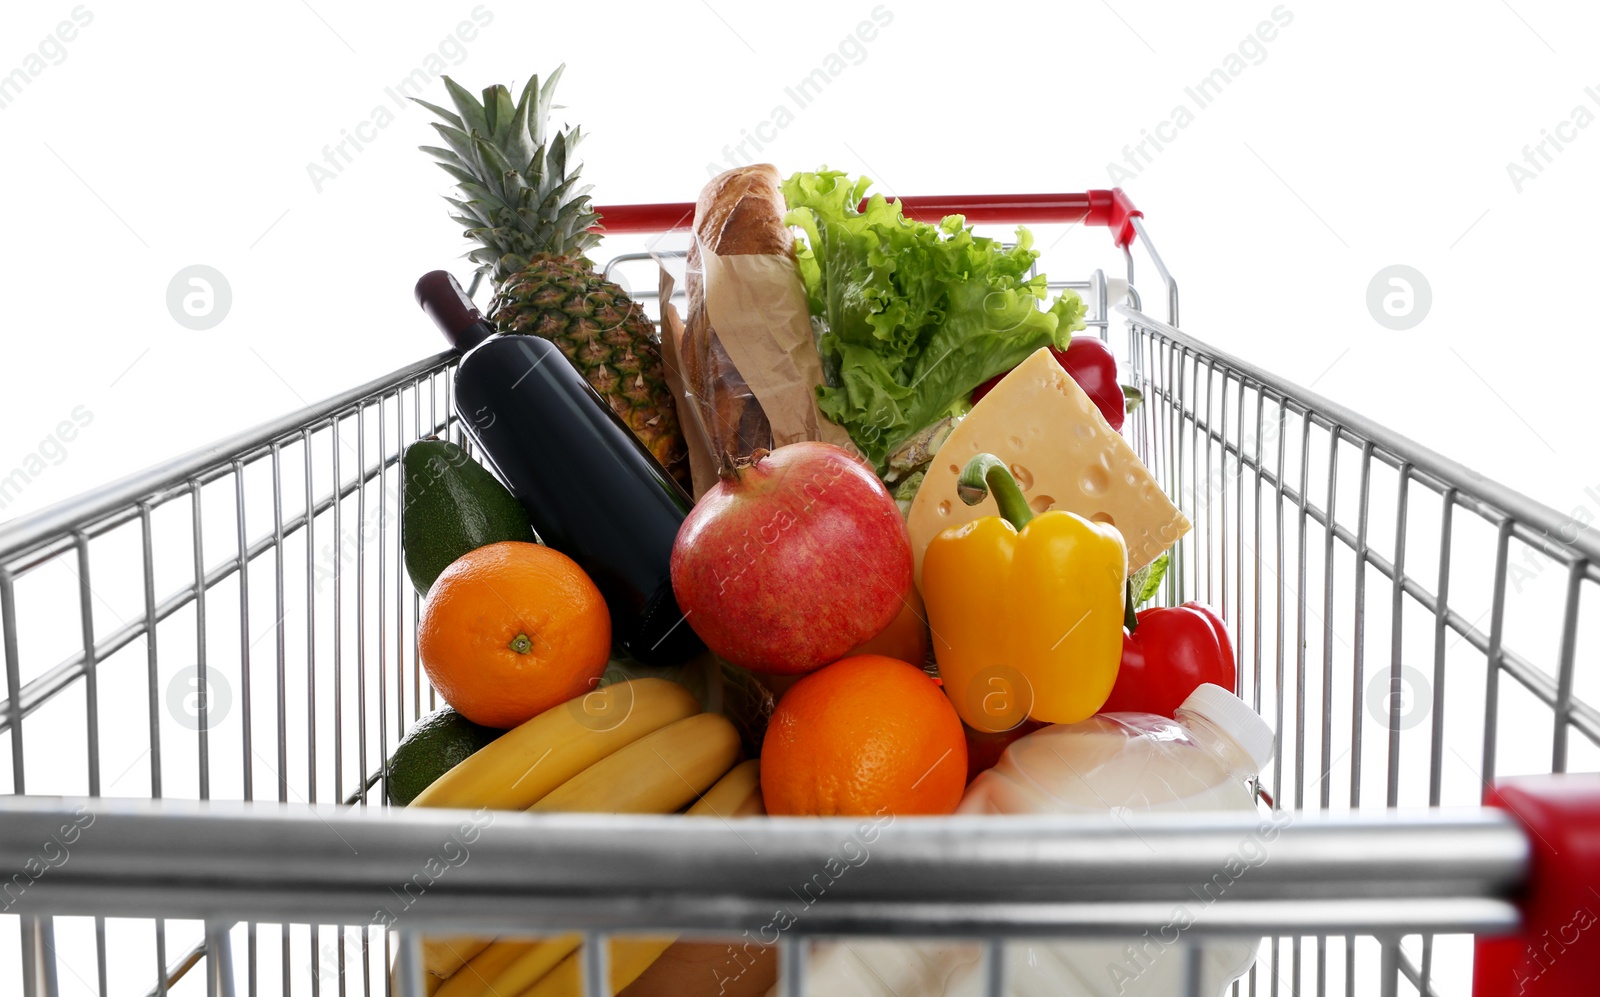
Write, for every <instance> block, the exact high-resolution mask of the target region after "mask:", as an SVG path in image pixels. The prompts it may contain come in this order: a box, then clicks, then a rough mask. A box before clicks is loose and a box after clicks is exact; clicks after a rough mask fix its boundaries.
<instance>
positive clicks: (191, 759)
mask: <svg viewBox="0 0 1600 997" xmlns="http://www.w3.org/2000/svg"><path fill="white" fill-rule="evenodd" d="M453 367H454V360H453V359H452V358H436V359H435V361H434V362H431V363H424V364H421V365H413V366H412V367H411V368H409V369H408V370H406V371H402V372H400V374H399V375H397V376H396V377H395V378H393V379H392V380H390V381H389V382H387V383H382V384H378V385H375V386H368V390H366V391H364V392H362V393H360V394H359V396H357V397H350V398H347V399H345V400H344V402H343V403H340V404H337V405H335V406H334V407H332V408H330V409H327V410H325V411H322V412H320V413H314V414H313V415H312V416H310V417H307V418H306V419H305V421H304V422H301V423H296V424H292V425H286V426H284V427H282V428H281V429H280V430H279V431H276V432H271V433H268V434H263V435H259V436H258V437H257V438H255V439H249V440H246V441H244V442H243V443H242V444H241V445H239V446H237V447H233V448H223V449H221V450H219V451H218V452H216V453H214V454H212V455H210V459H208V460H205V461H203V462H199V463H191V465H190V466H188V467H186V468H184V469H183V472H182V473H181V474H178V475H176V476H170V477H168V478H167V479H165V480H159V481H156V482H155V483H154V485H153V486H152V487H151V488H149V489H148V490H146V491H144V492H143V493H141V494H138V495H136V496H133V497H132V498H131V499H130V500H129V501H128V502H127V503H126V504H121V505H117V506H115V507H113V508H107V509H104V510H103V511H102V512H100V513H98V514H95V515H90V516H86V517H80V520H81V521H78V522H75V523H74V524H73V526H72V528H71V529H70V531H68V532H66V533H64V534H61V535H58V536H54V537H49V536H47V537H43V538H41V539H39V540H38V541H36V542H30V543H26V544H24V545H20V546H12V547H10V548H9V549H7V550H5V551H4V552H3V553H0V630H3V637H4V644H3V647H4V651H5V664H6V690H5V691H6V701H5V702H4V703H3V704H0V755H3V756H4V757H3V758H0V770H3V772H4V775H0V790H3V791H6V792H14V793H23V792H26V793H30V794H36V795H40V794H42V795H53V794H60V795H72V796H88V797H101V796H104V797H133V798H180V799H181V798H188V799H212V800H230V799H231V800H276V801H280V802H288V803H300V802H316V801H330V800H339V801H343V802H347V803H351V804H355V805H381V804H383V802H384V800H383V789H382V781H381V780H382V775H383V766H384V761H385V759H387V758H388V756H389V754H390V753H391V752H392V750H393V749H394V747H395V745H396V744H397V743H398V741H399V739H400V738H401V737H402V736H403V735H404V732H405V730H406V729H407V728H408V727H409V725H410V724H411V722H412V721H413V720H414V719H415V718H416V717H418V716H420V715H421V714H422V713H425V712H428V711H429V710H431V709H433V708H435V707H436V706H437V705H438V703H437V700H436V698H435V697H434V695H433V693H432V690H431V687H429V686H428V685H427V683H426V681H425V679H424V678H423V676H422V673H421V668H420V664H419V663H418V660H417V657H416V648H415V640H414V633H415V623H416V618H417V614H418V610H419V608H420V600H419V598H418V597H417V596H416V594H415V593H414V592H413V591H412V588H411V585H410V582H409V580H408V579H407V578H406V577H405V575H404V562H403V556H402V552H401V547H400V534H401V521H402V516H403V509H402V502H401V498H400V496H401V485H400V473H401V468H400V456H401V454H402V453H403V451H404V448H405V447H406V446H407V445H408V444H409V443H411V442H412V441H414V440H416V439H419V438H421V437H424V436H429V435H441V436H445V437H447V438H450V439H452V440H454V441H455V442H458V443H461V444H462V445H464V446H468V447H469V449H470V442H469V441H468V440H466V439H465V438H464V437H463V435H462V433H461V432H460V430H459V428H458V427H457V426H456V425H455V418H454V411H453V405H452V403H451V399H450V397H449V394H450V388H451V377H450V375H451V373H452V372H453ZM91 498H92V497H91ZM83 833H86V834H92V833H93V828H92V824H91V825H90V826H89V827H88V828H86V829H85V830H84V832H83ZM29 881H30V877H29V876H27V875H26V874H24V875H23V876H22V877H21V878H18V879H14V880H13V881H12V883H11V889H10V893H9V894H8V895H7V897H6V899H7V900H9V901H10V902H9V903H5V902H4V901H0V903H3V905H4V906H5V907H6V908H11V907H12V905H13V904H17V905H19V906H18V907H17V909H18V910H22V909H25V907H26V887H27V885H28V883H29ZM80 922H81V923H80ZM29 925H30V922H27V921H20V922H19V921H18V920H17V919H16V918H12V917H7V918H0V974H3V975H5V976H7V977H10V978H13V979H20V978H22V977H23V976H24V975H29V976H35V975H38V973H40V972H43V971H44V970H46V969H49V970H51V971H54V970H56V969H57V968H58V967H59V968H60V972H59V973H58V974H57V977H58V980H61V981H64V982H61V983H60V987H61V989H62V991H64V992H69V993H92V994H97V995H104V994H106V993H108V992H109V991H108V981H109V985H112V986H113V990H115V992H122V991H121V990H120V989H117V988H118V987H121V986H122V984H120V983H117V982H116V981H125V980H129V979H134V980H151V979H154V980H156V981H158V983H157V986H156V987H155V989H154V990H153V991H152V992H154V993H161V992H163V989H164V983H165V981H167V980H171V981H173V982H174V983H176V982H177V981H180V980H182V979H184V978H185V977H186V976H187V975H188V974H190V973H191V972H199V971H198V970H195V969H194V967H195V966H196V965H199V964H203V963H204V960H202V959H201V958H200V953H202V952H204V951H205V950H206V947H207V944H208V941H207V937H208V936H207V927H206V925H205V924H204V923H203V922H199V921H196V922H153V923H152V922H129V921H125V920H117V919H110V920H108V919H105V918H94V919H88V920H87V921H84V919H78V918H46V919H43V920H42V921H40V922H37V923H34V924H33V926H29ZM230 930H233V929H230ZM372 930H377V929H372ZM17 932H23V933H25V934H27V933H31V936H32V937H34V938H35V939H42V941H36V943H35V944H34V945H32V946H23V945H21V944H20V941H21V940H20V939H19V940H17V941H8V940H7V939H6V938H5V937H4V935H5V934H10V935H13V936H15V934H16V933H17ZM235 936H236V937H235ZM225 939H232V941H231V942H230V947H232V948H234V949H236V950H237V951H238V953H239V965H238V969H239V972H240V981H241V984H240V985H241V992H244V993H250V994H255V993H258V992H283V993H301V992H304V993H332V992H337V993H340V994H344V993H347V992H354V993H370V992H372V990H371V987H372V985H373V984H374V983H377V984H378V985H379V987H380V990H381V986H382V981H383V979H384V977H385V974H386V969H384V968H383V967H384V966H386V965H387V963H386V962H382V961H381V960H383V959H384V958H385V953H384V948H385V940H384V939H383V938H382V937H381V932H379V934H378V935H372V934H371V933H370V931H368V930H366V929H360V928H353V929H348V931H347V930H346V929H344V928H341V927H333V928H318V927H316V926H280V925H256V924H241V925H238V926H237V929H236V930H234V931H233V934H228V933H227V932H222V933H219V929H217V928H216V926H213V930H212V931H211V933H210V936H209V944H210V946H211V947H212V948H213V949H215V948H216V947H217V946H218V945H219V944H222V942H223V940H225ZM347 942H348V943H349V944H347ZM45 943H48V945H46V944H45ZM34 950H38V951H46V950H48V951H50V952H51V955H50V957H49V958H48V959H46V960H45V961H44V964H35V963H36V962H37V960H36V958H34V957H33V956H31V955H30V953H31V952H32V951H34ZM323 950H325V951H326V954H327V956H328V959H327V960H323V959H322V958H321V954H322V952H323ZM19 951H20V952H21V953H22V956H21V958H22V960H23V961H24V962H25V963H27V964H28V965H24V966H22V967H15V966H11V965H8V964H9V963H11V962H13V961H14V960H15V959H17V958H18V956H17V953H18V952H19ZM369 961H370V965H369V964H368V963H369ZM324 962H327V964H328V965H326V966H324V965H322V964H323V963H324ZM247 967H248V971H247V972H246V968H247ZM330 967H331V969H332V971H331V972H328V971H326V970H328V969H329V968H330ZM341 969H342V970H344V972H340V970H341ZM324 980H326V982H327V986H326V987H324V986H323V982H324ZM352 981H353V985H352ZM363 981H364V982H363ZM302 988H303V989H302Z"/></svg>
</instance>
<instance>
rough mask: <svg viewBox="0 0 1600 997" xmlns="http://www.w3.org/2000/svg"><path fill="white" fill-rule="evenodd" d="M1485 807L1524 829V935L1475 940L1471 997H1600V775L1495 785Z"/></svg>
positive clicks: (1533, 778)
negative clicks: (1527, 857) (1527, 856)
mask: <svg viewBox="0 0 1600 997" xmlns="http://www.w3.org/2000/svg"><path fill="white" fill-rule="evenodd" d="M1483 802H1484V804H1485V805H1486V806H1491V807H1498V808H1499V809H1502V810H1506V811H1509V812H1510V813H1511V814H1512V815H1513V816H1515V817H1516V818H1517V820H1519V821H1521V822H1522V824H1523V826H1524V827H1526V828H1527V829H1528V844H1529V847H1530V848H1531V849H1532V863H1531V868H1530V875H1529V877H1528V881H1527V883H1526V885H1525V888H1524V891H1523V893H1522V896H1521V898H1520V900H1519V906H1520V907H1521V908H1522V930H1521V931H1519V932H1518V933H1517V934H1515V935H1511V936H1509V937H1505V938H1486V939H1481V940H1479V942H1478V946H1477V963H1476V966H1475V969H1474V972H1473V981H1472V993H1473V997H1508V995H1512V994H1518V995H1522V994H1527V995H1537V997H1580V995H1582V997H1591V995H1593V994H1595V993H1597V992H1600V893H1596V892H1595V891H1596V889H1600V775H1543V776H1525V777H1519V778H1514V779H1505V780H1502V781H1500V782H1499V783H1498V784H1497V785H1495V787H1494V788H1493V789H1490V790H1489V791H1488V792H1487V793H1485V794H1484V801H1483Z"/></svg>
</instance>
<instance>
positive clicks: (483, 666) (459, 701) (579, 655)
mask: <svg viewBox="0 0 1600 997" xmlns="http://www.w3.org/2000/svg"><path fill="white" fill-rule="evenodd" d="M417 653H418V655H419V657H420V658H421V659H422V667H423V668H424V669H425V670H426V671H427V673H428V681H430V682H432V683H433V686H434V688H436V689H438V690H439V694H440V695H442V696H444V698H445V701H446V702H448V703H449V704H450V705H451V706H453V707H455V708H456V711H457V712H458V713H460V714H461V715H462V716H464V717H466V718H467V719H468V720H471V721H472V722H473V723H477V724H483V725H484V726H486V727H515V726H517V725H518V724H520V723H522V722H523V721H525V720H528V719H529V718H531V717H534V716H536V715H538V714H540V713H543V712H544V711H545V710H547V709H549V708H550V707H552V706H556V705H558V704H560V703H564V702H566V701H567V700H569V699H572V698H573V697H574V696H580V695H582V694H584V693H585V692H587V691H589V690H590V689H591V688H593V687H594V685H595V683H596V681H597V680H598V679H599V678H600V673H601V672H603V671H605V668H606V662H607V660H609V658H610V656H611V615H610V614H609V613H608V612H607V611H606V604H605V600H603V599H602V598H601V597H600V590H599V589H597V588H595V584H594V582H592V581H590V580H589V576H588V575H586V574H584V573H583V569H582V568H580V567H578V565H577V564H575V563H574V562H573V560H572V559H571V558H570V557H567V556H566V555H565V554H561V553H558V552H556V551H553V550H551V549H550V548H548V547H541V546H539V545H538V544H531V543H520V542H516V541H506V542H504V543H496V544H490V545H489V546H487V547H479V548H478V549H477V550H474V551H471V552H469V553H467V554H463V555H462V556H461V557H459V558H457V559H456V560H454V561H452V562H451V563H450V566H449V567H447V568H445V569H444V572H443V573H442V574H440V575H439V577H438V579H437V580H436V581H435V582H434V583H433V588H432V589H431V590H430V591H429V593H428V601H427V604H426V605H424V606H423V609H422V619H421V621H420V622H419V623H418V625H417Z"/></svg>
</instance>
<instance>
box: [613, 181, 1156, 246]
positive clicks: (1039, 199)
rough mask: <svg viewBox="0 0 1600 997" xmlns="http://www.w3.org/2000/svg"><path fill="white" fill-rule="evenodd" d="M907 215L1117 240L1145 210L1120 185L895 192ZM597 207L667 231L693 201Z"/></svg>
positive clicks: (630, 223)
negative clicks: (1089, 228)
mask: <svg viewBox="0 0 1600 997" xmlns="http://www.w3.org/2000/svg"><path fill="white" fill-rule="evenodd" d="M897 200H899V202H900V204H901V208H902V210H903V211H904V212H905V214H906V217H908V218H914V219H916V220H917V221H922V222H936V221H938V220H939V219H941V218H943V217H944V216H945V215H965V216H966V219H967V221H968V222H971V223H974V224H978V223H985V224H1026V223H1030V222H1031V223H1034V224H1041V223H1049V222H1082V223H1084V224H1085V225H1096V226H1101V227H1104V228H1109V229H1111V235H1112V238H1113V239H1114V240H1115V242H1116V244H1117V246H1118V247H1119V248H1122V249H1126V248H1127V247H1128V246H1130V245H1132V244H1133V235H1134V232H1133V219H1135V218H1142V217H1143V216H1144V213H1143V212H1141V211H1140V210H1139V209H1138V208H1135V207H1134V206H1133V202H1132V201H1131V200H1129V198H1128V195H1127V194H1125V193H1124V192H1123V190H1122V188H1121V187H1117V188H1114V189H1112V190H1090V191H1084V192H1083V193H1081V194H978V195H950V196H939V195H920V196H911V197H902V198H898V199H897ZM595 210H596V211H598V212H599V213H600V218H601V223H602V224H601V225H600V226H597V229H596V230H597V231H606V232H615V233H625V232H670V231H672V230H674V229H686V228H689V227H690V226H692V225H693V224H694V205H693V204H689V203H686V202H685V203H680V204H621V205H614V206H611V207H599V208H596V209H595Z"/></svg>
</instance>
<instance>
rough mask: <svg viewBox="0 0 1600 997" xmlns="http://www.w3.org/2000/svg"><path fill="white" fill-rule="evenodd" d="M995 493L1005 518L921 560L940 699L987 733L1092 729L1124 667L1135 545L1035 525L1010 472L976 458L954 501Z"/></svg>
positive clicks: (1066, 520) (1069, 520)
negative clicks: (1063, 726)
mask: <svg viewBox="0 0 1600 997" xmlns="http://www.w3.org/2000/svg"><path fill="white" fill-rule="evenodd" d="M991 492H992V493H993V494H994V497H995V501H996V502H997V503H998V504H999V506H1000V513H1001V515H999V516H985V517H984V518H982V519H977V520H974V521H972V522H970V523H967V524H966V525H964V526H958V527H953V528H951V529H948V530H945V531H944V532H943V533H941V534H939V535H938V536H936V537H934V538H933V541H932V542H931V543H929V544H928V550H927V552H926V554H925V555H924V558H923V562H922V598H923V601H924V602H925V603H926V604H927V607H928V623H929V626H930V627H931V628H932V631H933V650H934V656H935V657H936V658H937V659H938V661H939V676H940V678H941V680H942V681H943V684H944V690H945V692H946V694H948V695H949V697H950V701H951V703H952V704H954V706H955V708H956V712H957V713H958V714H960V716H961V719H962V720H964V721H965V722H966V723H967V725H968V726H969V727H972V728H974V729H977V730H981V731H1003V730H1009V729H1011V728H1012V727H1015V726H1016V725H1017V724H1019V723H1021V722H1022V721H1023V720H1024V719H1025V718H1030V717H1031V718H1032V719H1034V720H1039V721H1043V722H1045V723H1077V722H1078V721H1080V720H1085V719H1087V718H1089V717H1091V716H1093V715H1094V714H1095V712H1096V711H1098V710H1099V709H1100V707H1101V706H1102V705H1104V704H1105V701H1106V699H1107V697H1109V696H1110V695H1111V687H1112V686H1113V685H1115V684H1116V680H1117V666H1118V664H1119V663H1120V662H1121V660H1122V622H1123V610H1124V600H1125V590H1126V587H1127V575H1128V550H1127V545H1126V544H1125V543H1124V542H1123V539H1122V534H1121V533H1119V532H1118V531H1117V529H1116V527H1114V526H1111V525H1109V524H1102V523H1095V522H1090V521H1089V520H1087V519H1084V518H1083V517H1082V516H1079V515H1076V514H1074V513H1071V512H1067V511H1065V510H1052V511H1050V512H1046V513H1042V514H1039V515H1035V514H1034V512H1033V510H1032V509H1030V508H1029V507H1028V502H1027V499H1026V498H1025V497H1024V496H1023V494H1022V491H1021V489H1019V488H1018V487H1017V483H1016V480H1015V479H1014V478H1012V476H1011V472H1010V471H1008V470H1007V469H1006V466H1005V464H1004V463H1003V462H1001V460H1000V459H999V458H997V457H995V456H994V455H993V454H978V455H977V456H975V457H973V458H972V459H971V460H970V461H968V462H967V465H966V467H964V468H963V469H962V472H961V477H960V481H959V484H958V493H959V495H960V497H961V500H962V501H964V502H966V503H967V504H968V505H976V504H978V503H979V502H981V501H983V499H984V496H985V495H986V494H988V493H991Z"/></svg>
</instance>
